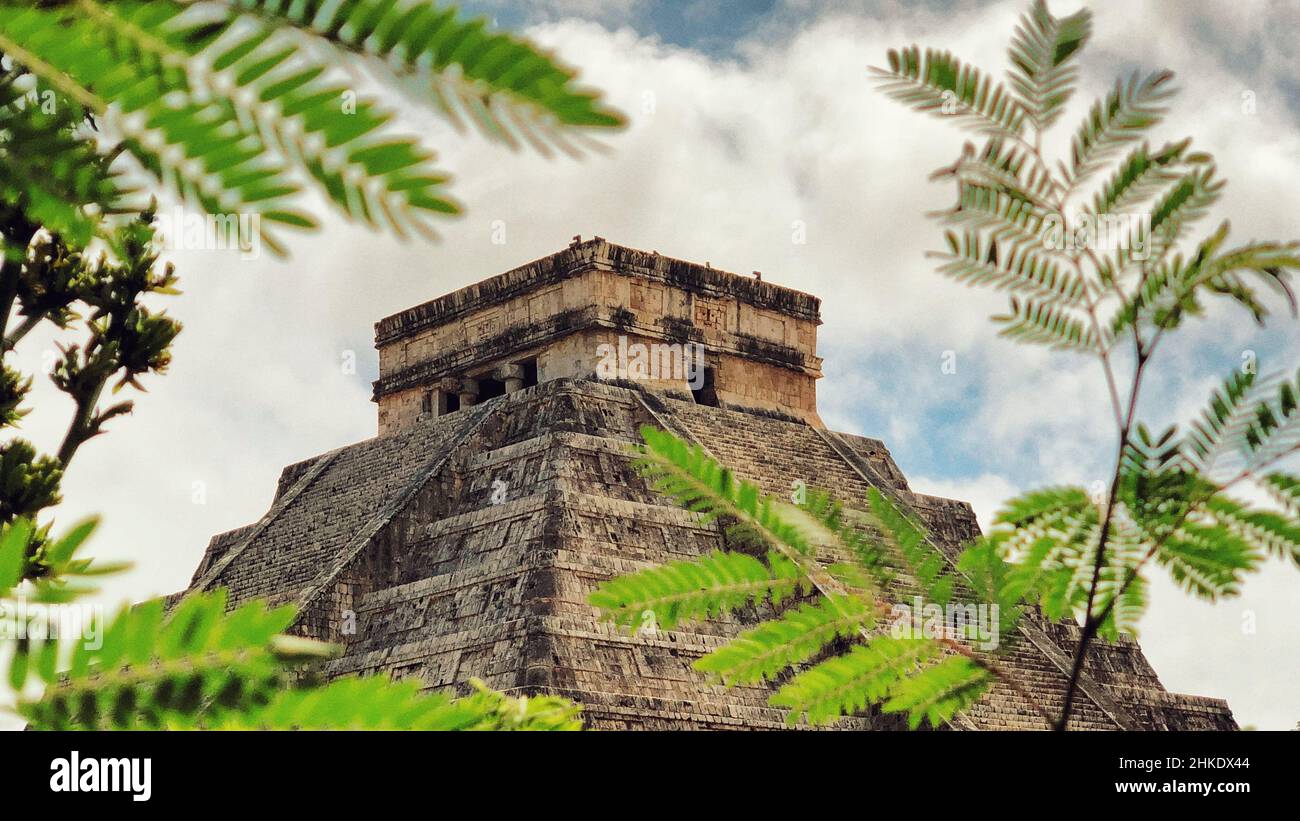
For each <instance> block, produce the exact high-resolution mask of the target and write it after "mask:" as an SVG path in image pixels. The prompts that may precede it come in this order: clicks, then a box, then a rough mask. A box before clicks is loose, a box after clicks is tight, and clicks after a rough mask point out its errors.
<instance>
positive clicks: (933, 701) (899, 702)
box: [881, 656, 989, 730]
mask: <svg viewBox="0 0 1300 821" xmlns="http://www.w3.org/2000/svg"><path fill="white" fill-rule="evenodd" d="M988 685H989V675H988V673H987V671H985V670H984V669H983V668H982V667H980V666H979V665H977V664H975V663H974V662H973V661H971V660H970V659H969V658H966V657H965V656H950V657H948V658H946V659H944V660H943V661H940V662H939V663H937V664H932V665H930V666H928V667H926V668H924V669H923V670H921V672H919V673H917V674H915V675H911V676H906V677H904V678H901V679H899V681H898V682H897V683H896V684H895V685H894V686H893V687H892V688H891V690H890V696H889V699H888V700H887V701H886V702H885V703H884V705H883V706H882V708H881V709H883V710H884V711H885V712H887V713H907V726H908V727H909V728H910V729H913V730H915V729H917V728H918V727H920V726H921V724H922V722H927V721H928V722H929V723H930V726H931V727H940V726H942V725H943V724H944V723H945V722H947V721H948V720H950V719H951V718H952V717H953V716H955V715H956V714H957V713H959V712H961V711H962V710H965V709H966V708H967V707H969V706H971V705H972V704H974V703H975V702H976V701H978V700H979V698H980V696H982V695H983V694H984V691H985V690H987V689H988Z"/></svg>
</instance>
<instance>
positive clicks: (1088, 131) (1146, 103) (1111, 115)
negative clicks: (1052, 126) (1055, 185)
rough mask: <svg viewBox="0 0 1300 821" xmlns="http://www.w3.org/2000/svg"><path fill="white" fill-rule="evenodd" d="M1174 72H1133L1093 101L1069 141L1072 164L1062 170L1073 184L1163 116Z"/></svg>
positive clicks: (1170, 92)
mask: <svg viewBox="0 0 1300 821" xmlns="http://www.w3.org/2000/svg"><path fill="white" fill-rule="evenodd" d="M1173 79H1174V74H1173V72H1171V71H1156V72H1152V73H1150V74H1148V75H1146V76H1145V77H1144V76H1142V75H1141V74H1140V73H1138V72H1134V73H1133V75H1132V76H1131V77H1129V79H1128V82H1125V81H1124V80H1123V79H1120V80H1116V81H1115V87H1114V88H1113V89H1111V91H1110V93H1109V94H1107V95H1106V97H1105V98H1104V99H1101V100H1098V101H1097V102H1096V103H1094V104H1093V106H1092V109H1091V110H1090V111H1089V112H1088V117H1087V119H1085V120H1084V121H1083V124H1082V125H1080V126H1079V130H1078V131H1077V132H1076V133H1075V135H1074V139H1073V140H1072V141H1071V143H1070V165H1069V167H1068V168H1067V167H1066V166H1065V165H1062V166H1061V173H1062V176H1063V177H1064V178H1065V180H1066V181H1067V182H1068V183H1069V184H1070V185H1077V184H1078V183H1079V182H1081V181H1082V180H1084V179H1085V178H1087V177H1089V176H1091V175H1092V174H1094V173H1096V172H1097V171H1099V170H1100V169H1101V168H1102V166H1104V165H1105V163H1106V162H1107V161H1109V160H1110V159H1112V158H1113V157H1114V155H1115V154H1116V152H1118V151H1119V150H1120V149H1122V148H1123V147H1124V146H1125V145H1128V144H1130V143H1132V142H1135V141H1137V140H1139V139H1141V138H1142V134H1143V133H1144V132H1146V131H1147V130H1149V129H1150V128H1151V127H1152V126H1154V125H1155V124H1156V123H1158V122H1160V120H1161V119H1163V118H1164V115H1165V112H1166V111H1167V108H1166V107H1165V105H1164V104H1165V103H1166V102H1167V101H1168V100H1169V98H1170V97H1171V96H1173V93H1174V91H1173V88H1172V87H1171V85H1170V83H1172V81H1173Z"/></svg>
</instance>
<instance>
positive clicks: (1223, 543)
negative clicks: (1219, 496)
mask: <svg viewBox="0 0 1300 821" xmlns="http://www.w3.org/2000/svg"><path fill="white" fill-rule="evenodd" d="M1221 504H1222V503H1221ZM1260 558H1261V557H1260V554H1259V552H1258V551H1257V550H1256V549H1255V548H1254V547H1253V546H1252V545H1251V544H1250V542H1249V541H1248V540H1246V539H1244V538H1242V537H1241V536H1240V535H1239V534H1238V533H1237V532H1234V528H1231V527H1228V526H1225V525H1224V524H1221V523H1212V524H1201V523H1198V522H1187V523H1184V525H1183V526H1182V527H1180V528H1179V529H1178V532H1177V533H1175V534H1174V535H1173V536H1172V537H1171V538H1169V539H1167V540H1165V542H1164V543H1163V544H1162V545H1161V546H1160V550H1159V551H1158V552H1157V553H1156V561H1157V562H1158V563H1159V564H1161V565H1162V566H1164V567H1165V568H1167V569H1168V570H1169V575H1170V576H1171V577H1172V578H1173V580H1174V581H1175V582H1177V583H1178V584H1179V585H1180V586H1182V587H1183V589H1185V590H1186V591H1187V592H1189V593H1194V594H1196V595H1198V596H1201V597H1203V598H1207V599H1210V600H1214V599H1218V598H1221V597H1224V596H1234V595H1236V594H1237V593H1238V592H1239V590H1240V589H1241V582H1242V575H1243V574H1244V573H1245V572H1248V571H1250V570H1251V569H1253V568H1254V567H1255V566H1256V565H1257V564H1258V563H1259V560H1260Z"/></svg>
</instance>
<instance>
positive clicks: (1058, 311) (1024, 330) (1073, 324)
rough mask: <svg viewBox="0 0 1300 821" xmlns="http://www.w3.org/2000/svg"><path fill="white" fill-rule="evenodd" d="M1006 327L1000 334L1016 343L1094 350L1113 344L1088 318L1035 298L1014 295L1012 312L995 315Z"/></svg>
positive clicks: (1086, 351) (1059, 348) (1060, 349)
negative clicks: (1022, 297) (1100, 334)
mask: <svg viewBox="0 0 1300 821" xmlns="http://www.w3.org/2000/svg"><path fill="white" fill-rule="evenodd" d="M993 321H994V322H997V323H1000V324H1001V325H1002V326H1003V327H1002V330H1001V331H1000V332H999V335H1001V336H1005V337H1007V338H1008V339H1013V340H1015V341H1016V342H1024V343H1027V344H1031V345H1046V346H1047V347H1049V348H1052V349H1053V350H1059V351H1075V352H1081V353H1092V352H1097V351H1104V350H1107V349H1108V348H1109V347H1110V344H1111V338H1110V337H1109V336H1099V335H1098V334H1097V332H1096V330H1095V329H1094V328H1092V327H1090V326H1089V324H1088V322H1087V320H1085V319H1084V318H1083V317H1081V316H1078V315H1076V314H1074V313H1072V312H1070V311H1069V310H1068V309H1067V308H1064V307H1062V306H1060V305H1055V304H1052V303H1051V302H1045V301H1042V300H1036V299H1019V298H1017V297H1012V299H1011V312H1010V313H1009V314H1001V315H998V316H995V317H993Z"/></svg>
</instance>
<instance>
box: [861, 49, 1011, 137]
mask: <svg viewBox="0 0 1300 821" xmlns="http://www.w3.org/2000/svg"><path fill="white" fill-rule="evenodd" d="M888 62H889V68H888V69H887V70H886V69H880V68H872V69H871V72H872V75H873V77H874V78H875V80H876V81H877V83H878V84H879V86H880V88H881V90H882V91H884V93H886V94H888V95H889V96H890V97H892V98H894V99H895V100H898V101H899V102H902V103H905V104H907V105H910V106H912V107H913V108H915V109H916V110H918V111H924V112H928V113H931V114H935V115H937V116H940V117H952V118H953V119H954V120H956V121H958V122H960V123H962V124H963V125H968V126H970V127H972V128H974V129H975V130H977V131H980V132H983V133H987V134H990V135H1002V136H1012V137H1016V136H1019V135H1020V132H1021V131H1022V130H1023V122H1024V118H1025V112H1024V109H1023V108H1022V107H1021V105H1020V103H1019V102H1018V101H1017V100H1016V99H1015V97H1014V96H1013V95H1011V94H1010V93H1009V92H1008V91H1007V90H1006V88H1005V87H1003V86H1002V84H1001V83H993V82H992V81H990V80H989V79H988V77H987V76H986V75H984V74H982V73H981V72H980V70H979V69H977V68H974V67H972V66H968V65H964V64H963V63H962V62H961V61H960V60H958V59H957V58H956V57H954V56H952V54H950V53H948V52H946V51H935V50H934V49H926V51H925V54H924V55H922V53H921V49H920V47H919V46H911V47H909V48H903V49H897V50H896V49H890V50H889V53H888Z"/></svg>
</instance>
